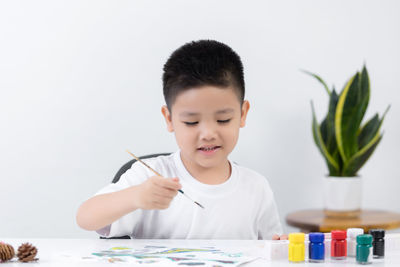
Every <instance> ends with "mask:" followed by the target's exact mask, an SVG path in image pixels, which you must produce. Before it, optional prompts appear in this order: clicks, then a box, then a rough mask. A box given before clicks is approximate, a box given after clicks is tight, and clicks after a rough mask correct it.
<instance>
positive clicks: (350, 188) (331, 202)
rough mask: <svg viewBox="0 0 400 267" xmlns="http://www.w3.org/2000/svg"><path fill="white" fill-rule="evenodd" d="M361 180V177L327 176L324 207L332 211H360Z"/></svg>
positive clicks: (325, 179)
mask: <svg viewBox="0 0 400 267" xmlns="http://www.w3.org/2000/svg"><path fill="white" fill-rule="evenodd" d="M361 182H362V180H361V177H333V176H328V177H325V178H324V209H325V210H326V211H332V212H356V211H360V210H361V199H362V183H361Z"/></svg>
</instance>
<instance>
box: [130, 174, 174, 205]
mask: <svg viewBox="0 0 400 267" xmlns="http://www.w3.org/2000/svg"><path fill="white" fill-rule="evenodd" d="M181 188H182V185H181V184H180V183H179V179H178V178H164V177H161V176H152V177H150V178H148V179H147V180H146V181H145V182H144V183H142V184H141V185H139V190H138V195H137V198H136V201H135V202H136V205H137V207H138V208H140V209H145V210H153V209H157V210H161V209H166V208H168V207H169V205H170V203H171V201H172V199H173V198H174V197H175V196H176V195H177V194H178V190H179V189H181Z"/></svg>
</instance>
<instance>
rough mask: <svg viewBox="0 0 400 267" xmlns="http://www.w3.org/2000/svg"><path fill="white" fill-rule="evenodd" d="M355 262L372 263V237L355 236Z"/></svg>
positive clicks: (367, 235)
mask: <svg viewBox="0 0 400 267" xmlns="http://www.w3.org/2000/svg"><path fill="white" fill-rule="evenodd" d="M356 261H357V263H358V264H371V263H372V235H369V234H366V235H358V236H357V251H356Z"/></svg>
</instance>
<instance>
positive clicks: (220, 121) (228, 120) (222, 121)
mask: <svg viewBox="0 0 400 267" xmlns="http://www.w3.org/2000/svg"><path fill="white" fill-rule="evenodd" d="M230 121H231V119H227V120H217V122H218V123H228V122H230Z"/></svg>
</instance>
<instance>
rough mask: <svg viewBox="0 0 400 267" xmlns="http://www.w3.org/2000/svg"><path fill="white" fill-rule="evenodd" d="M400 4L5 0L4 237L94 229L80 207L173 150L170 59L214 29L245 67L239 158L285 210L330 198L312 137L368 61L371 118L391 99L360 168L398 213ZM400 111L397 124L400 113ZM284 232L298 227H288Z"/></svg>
mask: <svg viewBox="0 0 400 267" xmlns="http://www.w3.org/2000/svg"><path fill="white" fill-rule="evenodd" d="M399 11H400V2H399V1H366V0H359V1H344V0H343V1H320V0H315V1H298V0H293V1H236V2H234V1H228V0H226V1H204V0H203V1H186V0H182V1H171V0H169V1H162V0H160V1H104V0H96V1H12V0H10V1H1V2H0V90H1V94H0V125H1V128H0V151H1V153H0V181H1V184H0V203H1V212H0V214H1V215H0V237H91V236H93V237H94V236H95V235H94V234H93V233H88V232H84V231H83V230H80V229H79V228H78V227H77V225H76V223H75V213H76V210H77V207H78V205H79V204H80V203H81V202H82V201H83V200H84V199H85V198H88V197H89V196H91V195H92V194H93V193H94V192H96V191H97V190H98V189H99V188H101V187H102V186H104V185H105V184H106V183H108V182H109V181H110V180H111V178H112V177H113V175H114V174H115V172H116V171H117V170H118V168H119V167H120V166H121V165H122V164H123V163H125V162H126V161H128V160H130V156H129V155H128V154H127V153H126V152H125V149H130V150H132V151H134V152H135V153H136V154H138V155H143V154H148V153H153V152H161V151H174V150H175V149H176V145H175V139H174V137H173V135H171V134H170V133H168V132H167V131H166V127H165V125H164V122H163V120H162V118H161V113H160V106H161V105H162V104H163V97H162V87H161V74H162V66H163V64H164V63H165V61H166V59H167V58H168V56H169V55H170V53H171V52H172V51H173V50H175V49H176V48H178V47H179V46H180V45H182V44H184V43H186V42H188V41H191V40H198V39H204V38H209V39H216V40H219V41H222V42H225V43H226V44H228V45H230V46H231V47H232V48H233V49H234V50H236V51H237V52H238V53H239V54H240V55H241V57H242V59H243V62H244V66H245V80H246V85H247V95H246V96H247V99H248V100H250V102H251V110H250V114H249V117H248V124H247V126H246V127H245V128H244V129H243V130H242V131H241V137H240V141H239V144H238V146H237V148H236V150H235V151H234V152H233V153H232V157H231V158H232V159H233V160H235V161H237V162H239V163H241V164H242V165H245V166H248V167H251V168H253V169H255V170H257V171H259V172H260V173H262V174H264V175H265V176H267V177H268V178H269V181H270V183H271V185H272V187H273V190H274V191H275V195H276V200H277V203H278V206H279V210H280V213H281V217H282V221H284V217H285V215H286V214H287V213H289V212H291V211H295V210H299V209H305V208H320V207H322V193H321V192H320V191H316V190H319V188H320V187H321V185H322V177H323V176H324V175H325V174H326V173H327V171H326V167H325V163H324V162H323V160H322V157H321V156H320V155H319V152H318V150H317V148H316V147H315V145H314V143H313V140H312V135H311V111H310V100H311V99H313V100H314V103H315V105H316V109H317V113H318V118H319V119H321V118H322V116H323V115H324V114H325V111H326V109H327V95H326V93H325V92H324V90H323V89H322V87H321V86H320V85H319V84H318V83H317V82H316V81H314V80H313V79H312V78H310V77H308V76H306V75H304V74H302V73H301V72H300V71H299V69H307V70H310V71H314V72H317V73H319V74H320V75H321V76H322V77H324V78H325V79H326V80H327V82H328V83H329V84H330V85H332V84H333V83H334V84H335V85H336V86H337V87H339V88H341V87H342V85H343V84H344V82H345V81H346V80H347V79H348V78H349V77H350V76H351V75H352V74H353V73H354V72H355V71H356V70H359V69H361V67H362V65H363V63H364V62H366V63H367V67H368V70H369V72H370V78H371V83H372V92H371V100H370V106H369V109H368V112H367V117H370V116H371V115H372V114H373V113H374V112H379V113H380V114H382V112H383V111H384V110H385V108H386V107H387V105H388V104H391V105H392V108H391V110H390V112H389V114H388V116H387V119H386V120H385V122H384V125H383V129H384V132H385V134H384V138H383V140H382V142H381V144H380V145H379V147H378V148H377V150H376V152H375V153H374V155H373V156H372V158H371V159H370V161H369V162H368V163H367V165H366V166H365V167H364V168H363V169H362V171H361V173H360V174H361V175H362V176H363V180H364V182H365V187H364V196H365V198H364V200H363V205H364V207H366V208H381V209H388V210H393V211H397V212H400V206H399V203H400V195H399V194H398V188H399V185H400V182H399V179H400V175H399V160H398V158H399V155H398V150H399V145H400V141H399V138H398V137H399V136H400V126H399V123H398V122H399V120H398V118H399V116H400V109H399V104H400V93H399V84H400V68H399V62H400V49H399V47H400V16H399ZM396 122H397V123H396ZM285 230H286V231H292V230H294V228H291V227H287V226H286V229H285Z"/></svg>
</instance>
